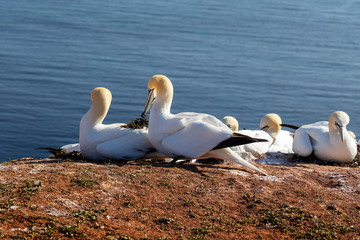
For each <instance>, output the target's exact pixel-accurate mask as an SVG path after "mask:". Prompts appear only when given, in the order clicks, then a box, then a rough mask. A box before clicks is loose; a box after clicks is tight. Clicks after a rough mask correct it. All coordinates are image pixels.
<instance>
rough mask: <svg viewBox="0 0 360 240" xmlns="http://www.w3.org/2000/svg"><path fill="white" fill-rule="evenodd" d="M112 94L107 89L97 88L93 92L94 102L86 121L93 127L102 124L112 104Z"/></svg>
mask: <svg viewBox="0 0 360 240" xmlns="http://www.w3.org/2000/svg"><path fill="white" fill-rule="evenodd" d="M111 99H112V96H111V92H110V91H109V90H108V89H106V88H101V87H98V88H95V89H94V90H93V91H92V92H91V100H92V101H93V103H92V105H91V108H90V109H89V111H88V112H87V113H86V114H85V116H84V120H85V119H86V121H87V123H88V124H89V125H91V126H95V125H98V124H102V122H103V121H104V119H105V117H106V115H107V113H108V111H109V108H110V104H111Z"/></svg>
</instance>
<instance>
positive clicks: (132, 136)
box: [79, 87, 154, 161]
mask: <svg viewBox="0 0 360 240" xmlns="http://www.w3.org/2000/svg"><path fill="white" fill-rule="evenodd" d="M91 100H92V105H91V108H90V109H89V111H88V112H87V113H86V114H85V115H84V116H83V117H82V119H81V121H80V133H79V141H80V150H81V152H82V153H83V154H84V155H85V156H86V157H87V158H89V159H91V160H94V161H96V160H105V159H114V160H135V159H138V158H141V157H142V158H146V157H145V156H146V155H145V154H147V153H150V152H153V151H154V147H153V146H152V145H151V143H150V141H149V138H148V132H147V130H146V129H129V128H124V127H122V125H124V123H113V124H108V125H105V124H103V120H104V119H105V117H106V115H107V113H108V110H109V108H110V104H111V100H112V94H111V92H110V91H109V90H108V89H106V88H103V87H97V88H95V89H94V90H92V92H91ZM144 155H145V156H144Z"/></svg>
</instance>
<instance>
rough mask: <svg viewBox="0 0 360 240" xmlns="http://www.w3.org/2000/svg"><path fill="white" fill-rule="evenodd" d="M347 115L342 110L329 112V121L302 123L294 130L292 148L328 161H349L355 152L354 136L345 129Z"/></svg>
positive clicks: (298, 152)
mask: <svg viewBox="0 0 360 240" xmlns="http://www.w3.org/2000/svg"><path fill="white" fill-rule="evenodd" d="M349 121H350V118H349V116H348V115H347V114H346V113H345V112H342V111H337V112H334V113H333V114H331V116H330V118H329V121H322V122H316V123H313V124H308V125H303V126H301V127H300V128H299V129H297V130H296V131H295V137H294V143H293V150H294V152H295V153H296V154H298V155H300V156H303V157H307V156H309V155H311V153H314V154H315V156H316V157H317V158H318V159H320V160H324V161H330V162H343V163H345V162H351V161H353V160H354V158H355V156H356V153H357V146H356V144H355V142H354V138H353V137H352V136H351V135H350V134H349V132H348V131H347V130H346V126H347V125H348V123H349Z"/></svg>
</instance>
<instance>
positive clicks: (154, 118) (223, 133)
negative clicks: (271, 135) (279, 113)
mask: <svg viewBox="0 0 360 240" xmlns="http://www.w3.org/2000/svg"><path fill="white" fill-rule="evenodd" d="M173 91H174V90H173V85H172V83H171V81H170V79H169V78H167V77H166V76H164V75H154V76H153V77H151V78H150V80H149V82H148V97H147V101H146V104H145V109H144V113H143V116H144V115H145V114H146V112H147V111H148V110H149V108H150V107H151V105H153V106H152V109H151V111H150V120H149V139H150V142H151V143H152V145H153V146H154V147H155V148H156V149H157V150H158V151H160V152H161V153H163V154H165V155H166V156H168V157H172V158H174V160H175V161H176V159H180V158H190V159H195V158H209V157H213V158H220V159H224V160H231V161H234V162H236V163H238V164H241V165H243V166H245V167H247V168H249V169H252V170H255V171H258V172H261V173H263V174H265V173H264V172H263V171H262V170H260V169H259V168H257V167H255V166H254V165H252V164H250V163H249V162H247V161H245V160H243V159H241V158H240V157H239V156H238V155H237V154H236V153H234V152H233V151H232V150H231V149H230V148H228V147H230V146H234V145H240V144H246V143H251V142H257V141H266V140H262V139H254V138H251V137H248V136H245V135H241V134H235V133H233V131H231V130H230V129H229V128H228V127H227V126H226V125H225V124H224V123H222V122H221V121H220V120H219V119H217V118H215V117H214V116H212V115H209V114H204V113H195V112H185V113H178V114H172V113H171V112H170V108H171V104H172V99H173Z"/></svg>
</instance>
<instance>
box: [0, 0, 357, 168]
mask: <svg viewBox="0 0 360 240" xmlns="http://www.w3.org/2000/svg"><path fill="white" fill-rule="evenodd" d="M358 9H360V2H359V1H350V0H349V1H346V0H342V1H327V0H323V1H290V0H288V1H286V0H278V1H242V0H241V1H239V0H229V1H226V2H220V1H215V0H209V1H190V0H184V1H176V2H173V3H169V2H168V1H161V0H153V1H144V0H135V1H112V0H105V1H100V2H99V1H93V0H88V1H55V2H54V1H44V0H34V1H25V0H18V1H3V2H2V4H1V8H0V114H1V115H0V136H1V140H0V162H1V161H6V160H8V159H9V158H19V157H24V156H32V157H46V156H48V153H47V152H44V151H41V150H37V149H36V148H38V147H59V146H62V145H64V144H67V143H73V142H77V141H78V125H79V121H80V119H81V117H82V115H83V114H85V113H86V111H87V110H88V108H89V107H90V104H91V101H90V97H89V95H90V92H91V90H92V89H93V88H94V87H97V86H103V87H106V88H109V89H110V90H111V91H112V93H113V103H112V105H111V109H110V111H109V114H108V116H107V118H106V120H105V123H112V122H128V121H129V120H130V119H134V118H136V117H138V116H139V115H140V114H141V112H142V110H143V106H144V103H145V100H146V95H147V90H146V85H147V81H148V79H149V78H150V77H151V76H152V75H154V74H159V73H160V74H165V75H167V76H168V77H169V78H170V79H171V80H172V81H173V84H174V88H175V96H174V102H173V107H172V111H173V112H174V113H175V112H180V111H198V112H206V113H210V114H213V115H215V116H216V117H218V118H222V117H223V116H225V115H232V116H234V117H236V118H237V119H238V120H239V122H240V126H241V127H245V128H250V129H251V128H257V127H258V124H259V121H260V119H261V117H262V116H263V115H264V114H266V113H269V112H276V113H278V114H279V115H280V116H281V117H282V118H283V122H286V123H292V124H306V123H311V122H315V121H319V120H327V119H328V118H329V116H330V114H331V113H332V112H333V111H336V110H343V111H345V112H347V113H348V114H349V116H350V118H351V122H350V124H349V127H348V128H349V129H350V130H353V131H354V132H355V134H356V135H358V136H360V119H359V115H360V108H359V106H358V98H359V92H360V81H359V80H360V44H359V39H360V14H359V12H358Z"/></svg>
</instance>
